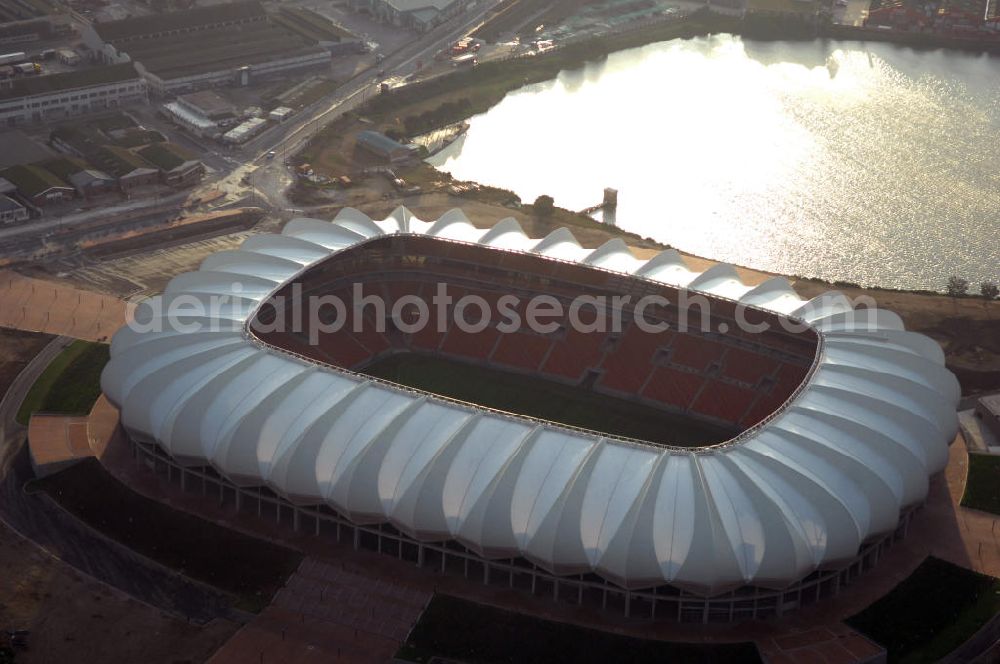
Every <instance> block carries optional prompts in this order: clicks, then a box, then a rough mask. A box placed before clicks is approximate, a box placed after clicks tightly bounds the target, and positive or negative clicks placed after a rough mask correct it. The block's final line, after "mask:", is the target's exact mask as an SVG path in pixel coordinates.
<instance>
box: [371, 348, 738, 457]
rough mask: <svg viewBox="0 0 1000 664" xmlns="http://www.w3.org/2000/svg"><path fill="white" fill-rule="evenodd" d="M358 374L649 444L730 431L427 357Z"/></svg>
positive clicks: (686, 442)
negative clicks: (645, 441)
mask: <svg viewBox="0 0 1000 664" xmlns="http://www.w3.org/2000/svg"><path fill="white" fill-rule="evenodd" d="M363 373H366V374H368V375H369V376H375V377H376V378H384V379H385V380H391V381H393V382H395V383H400V384H402V385H408V386H409V387H414V388H416V389H418V390H425V391H427V392H433V393H434V394H440V395H443V396H446V397H451V398H453V399H461V400H462V401H468V402H471V403H476V404H479V405H481V406H487V407H489V408H496V409H497V410H503V411H507V412H510V413H517V414H519V415H527V416H529V417H538V418H541V419H545V420H550V421H552V422H560V423H562V424H569V425H571V426H577V427H583V428H585V429H593V430H594V431H600V432H603V433H607V434H611V435H616V436H626V437H628V438H639V439H642V440H648V441H651V442H658V443H665V444H666V443H669V444H672V445H682V446H688V447H697V446H699V445H707V444H710V443H714V442H721V441H723V440H726V439H727V438H729V437H730V436H731V435H732V433H733V432H732V431H729V430H725V429H723V428H721V427H715V426H712V425H710V424H705V423H703V422H699V421H697V420H693V419H692V418H690V417H686V416H684V415H676V414H673V413H665V412H663V411H660V410H656V409H655V408H650V407H648V406H644V405H642V404H637V403H634V402H631V401H626V400H624V399H616V398H614V397H609V396H606V395H603V394H597V393H596V392H591V391H590V390H587V389H583V388H576V387H571V386H569V385H563V384H561V383H556V382H552V381H547V380H543V379H540V378H537V377H531V376H524V375H522V374H517V373H508V372H506V371H500V370H497V369H488V368H485V367H480V366H475V365H470V364H465V363H463V362H455V361H452V360H446V359H443V358H438V357H428V356H426V355H416V354H411V353H404V354H399V355H390V356H389V357H386V358H384V359H382V360H377V361H376V362H374V363H372V364H371V365H369V366H368V367H367V368H365V369H364V370H363Z"/></svg>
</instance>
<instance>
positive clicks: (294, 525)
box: [292, 507, 299, 533]
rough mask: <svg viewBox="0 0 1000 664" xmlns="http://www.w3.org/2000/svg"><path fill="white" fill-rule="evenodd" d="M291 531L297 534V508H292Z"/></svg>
mask: <svg viewBox="0 0 1000 664" xmlns="http://www.w3.org/2000/svg"><path fill="white" fill-rule="evenodd" d="M292 531H293V532H296V533H297V532H299V508H298V507H293V508H292Z"/></svg>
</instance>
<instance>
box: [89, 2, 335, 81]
mask: <svg viewBox="0 0 1000 664" xmlns="http://www.w3.org/2000/svg"><path fill="white" fill-rule="evenodd" d="M83 39H84V43H85V44H87V46H88V47H89V48H90V49H91V50H93V51H94V52H96V53H99V54H101V57H102V58H103V59H104V60H105V61H107V62H116V63H119V62H132V63H134V64H135V67H136V69H137V70H138V71H139V72H140V73H141V74H142V76H143V77H144V78H145V79H146V80H147V81H148V83H149V86H150V89H151V91H152V92H154V93H155V94H158V95H171V94H178V93H183V92H190V91H194V90H200V89H204V88H211V87H220V86H227V85H237V86H246V85H250V84H252V83H253V82H255V81H256V80H258V79H260V78H266V77H269V76H274V75H277V74H282V73H285V72H290V71H296V70H302V69H308V68H321V67H325V66H327V65H329V61H330V52H329V51H328V50H326V49H324V48H323V47H321V46H319V45H318V44H317V42H316V41H315V40H314V39H309V38H306V37H304V36H302V35H301V34H299V33H297V32H294V31H292V30H289V29H288V28H286V27H284V26H282V25H279V24H278V23H276V22H274V21H272V20H271V17H270V16H269V15H268V14H267V13H266V12H265V11H264V8H263V7H262V6H261V5H260V3H258V2H255V1H250V2H233V3H227V4H220V5H211V6H208V7H197V8H194V9H188V10H183V11H176V12H171V13H168V14H162V15H157V16H148V17H135V18H129V19H124V20H121V21H109V22H106V23H98V24H94V25H91V26H88V27H87V28H86V30H85V31H84V34H83Z"/></svg>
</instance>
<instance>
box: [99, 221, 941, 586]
mask: <svg viewBox="0 0 1000 664" xmlns="http://www.w3.org/2000/svg"><path fill="white" fill-rule="evenodd" d="M389 233H409V234H426V235H429V236H436V237H440V238H447V239H452V240H459V241H464V242H472V243H478V244H481V245H484V246H491V247H496V248H499V249H504V250H508V251H523V252H535V253H537V254H539V255H543V256H548V257H552V258H558V259H560V260H570V261H578V262H580V263H584V264H590V265H594V266H597V267H601V268H604V269H610V270H614V271H620V272H623V273H628V274H635V275H639V276H642V277H644V278H647V279H651V280H655V281H660V282H663V283H667V284H670V285H674V286H679V287H687V288H690V289H691V290H693V291H700V292H705V293H710V294H713V295H717V296H720V297H724V298H729V299H732V300H739V301H741V302H745V303H748V304H753V305H755V306H757V307H760V308H762V309H767V310H771V311H774V312H777V313H779V314H782V315H788V316H792V317H796V318H800V319H803V320H805V321H806V322H808V323H809V324H810V325H812V326H813V328H814V329H815V330H817V331H818V332H819V334H820V336H821V337H822V344H821V353H820V355H819V357H818V359H817V364H816V366H815V368H814V370H813V371H812V373H811V374H810V377H809V379H808V383H807V384H806V385H805V386H804V387H803V388H802V389H800V390H799V391H798V392H797V393H796V394H795V396H794V398H793V399H792V400H791V401H790V402H789V403H787V404H786V406H785V407H784V408H783V409H782V410H781V411H780V412H779V413H777V415H776V416H774V417H772V418H771V419H769V420H766V421H765V422H764V423H763V424H762V425H761V426H759V427H757V428H754V429H752V430H751V431H750V432H749V433H748V435H744V436H741V437H740V438H739V439H738V440H737V441H735V442H734V443H732V444H728V445H721V446H717V447H710V448H705V449H699V450H684V449H678V448H671V447H664V446H659V445H654V444H636V443H635V442H634V441H623V440H616V439H615V438H614V437H612V436H601V435H599V434H595V435H588V434H587V433H586V432H581V431H575V430H572V429H569V428H564V427H560V426H558V425H555V424H549V423H539V422H538V421H532V420H528V419H525V418H518V417H513V416H507V415H504V414H500V413H495V412H491V411H486V410H480V409H477V408H475V407H472V406H466V405H462V404H457V403H454V402H449V401H446V400H443V399H439V398H436V397H434V396H433V395H427V394H422V393H418V392H415V391H411V390H405V389H398V388H396V387H394V386H392V385H389V384H386V383H384V382H376V381H371V380H367V379H366V378H365V377H364V376H358V375H354V374H352V373H350V372H346V371H339V370H337V369H336V368H331V367H328V366H322V365H318V364H314V363H311V362H309V361H307V360H304V359H303V358H299V357H296V356H293V355H291V354H288V353H285V352H283V351H281V350H279V349H274V348H270V347H267V346H265V345H263V344H261V343H259V342H255V341H254V340H253V339H251V338H250V336H249V335H248V333H247V332H246V331H245V329H244V327H245V324H246V322H247V319H248V318H249V317H250V316H251V315H252V314H253V312H254V311H255V307H256V306H257V305H258V304H259V303H260V302H262V301H263V300H264V299H265V298H267V297H268V296H269V295H270V294H271V293H273V292H274V291H276V290H277V289H278V288H280V287H281V286H282V285H284V284H286V283H287V282H289V280H291V279H292V278H293V277H294V276H296V275H298V274H299V273H300V272H301V271H302V270H303V269H305V268H306V267H308V266H310V265H313V264H315V263H317V262H318V261H321V260H323V259H325V258H328V257H329V256H331V255H333V254H335V253H336V252H339V251H342V250H344V249H347V248H349V247H351V246H353V245H355V244H356V243H358V242H361V241H364V240H366V239H368V238H371V237H375V236H378V235H382V234H389ZM183 294H188V295H191V296H193V297H194V298H206V297H208V296H210V295H231V296H232V297H231V298H230V300H229V303H228V304H227V305H226V306H224V307H222V308H219V309H218V310H217V311H214V312H212V314H211V315H210V316H208V318H207V319H206V320H203V321H201V322H204V323H214V329H211V330H210V331H205V330H199V331H186V330H177V329H166V330H162V331H155V332H143V331H137V330H135V329H130V328H129V327H124V328H122V329H121V330H120V331H119V332H118V333H117V334H116V335H115V337H114V340H113V343H112V346H111V362H110V364H109V365H108V366H107V368H106V369H105V371H104V374H103V376H102V381H101V383H102V387H103V389H104V392H105V393H106V394H107V396H108V398H109V399H110V400H111V401H112V402H113V403H114V404H115V405H117V406H118V407H119V408H120V409H121V412H122V422H123V424H124V426H125V428H126V430H127V431H128V433H129V435H130V436H132V437H133V439H135V440H137V441H140V442H145V443H155V444H156V445H159V446H160V447H161V448H162V449H163V450H165V451H166V452H167V453H169V454H170V455H171V456H172V457H173V458H174V459H175V460H177V461H178V462H179V463H181V464H184V465H191V466H205V465H211V466H212V467H214V468H215V469H217V470H218V472H219V473H221V474H222V475H223V476H225V477H226V478H228V479H229V480H230V481H232V482H233V483H235V484H237V485H240V486H260V485H266V486H268V487H270V488H272V489H273V490H274V491H275V492H277V493H278V494H279V495H282V496H284V497H286V498H287V499H289V500H290V501H292V502H294V503H296V504H308V505H316V504H327V505H329V506H331V507H332V508H334V509H335V510H337V511H338V512H339V513H341V514H343V515H345V516H346V517H348V518H349V519H351V520H353V521H355V522H356V523H359V524H370V523H378V522H391V523H392V524H393V525H395V526H396V527H397V528H399V529H400V530H401V531H403V532H405V533H407V534H408V535H410V536H412V537H413V538H415V539H417V540H423V541H441V540H445V539H455V540H458V541H459V542H461V543H462V544H463V545H465V546H467V547H469V548H470V549H471V550H473V551H476V552H477V553H479V554H480V555H483V556H484V557H488V558H494V557H497V558H510V557H515V556H523V557H525V558H527V559H529V560H531V561H533V562H535V563H537V564H538V565H540V566H542V567H544V568H545V569H548V570H550V571H551V572H553V573H555V574H578V573H586V572H594V573H596V574H598V575H600V576H602V577H604V578H606V579H608V580H610V581H612V582H614V583H616V584H618V585H620V586H623V587H626V588H632V589H637V588H643V587H652V586H658V585H663V584H670V585H673V586H676V587H679V588H683V589H686V590H689V591H692V592H696V593H699V594H703V595H714V594H718V593H721V592H726V591H729V590H732V589H734V588H736V587H740V586H743V585H755V586H759V587H765V588H783V587H787V586H788V585H790V584H792V583H794V582H796V581H798V580H800V579H802V578H803V577H805V576H807V575H808V574H809V573H811V572H812V571H814V570H816V569H819V568H835V567H837V566H839V565H841V564H844V563H845V562H847V561H849V560H851V559H852V558H853V557H854V556H856V555H857V553H858V550H859V547H860V545H861V544H862V543H863V542H865V541H867V540H870V539H871V538H873V537H875V536H878V535H882V534H887V533H890V532H891V531H892V530H893V529H894V528H895V526H896V525H897V523H898V520H899V517H900V512H901V510H902V509H905V508H908V507H911V506H914V505H916V504H919V503H920V502H922V501H923V499H924V498H925V496H926V494H927V490H928V477H929V475H931V474H933V473H937V472H939V471H941V470H942V469H943V468H944V466H945V464H946V460H947V456H948V454H947V448H948V444H949V442H950V441H951V440H952V439H953V438H954V436H955V434H956V430H957V422H956V414H955V405H956V403H957V401H958V398H959V389H958V384H957V381H956V380H955V378H954V376H953V375H952V374H951V373H950V372H949V371H947V370H946V369H945V367H944V357H943V353H942V351H941V349H940V348H939V347H938V346H937V344H936V343H934V342H933V341H932V340H930V339H928V338H926V337H924V336H922V335H919V334H915V333H912V332H907V331H906V330H905V329H904V327H903V325H902V322H901V321H900V319H899V317H898V316H896V315H895V314H892V313H891V312H888V311H885V310H881V309H857V310H854V309H853V308H852V304H851V303H850V302H849V301H848V300H847V298H845V297H844V296H843V295H840V294H838V293H828V294H826V295H824V296H821V297H818V298H815V299H814V300H811V301H808V302H807V301H805V300H803V299H801V298H799V297H798V295H796V293H795V291H794V290H793V289H792V288H791V286H790V285H789V284H788V282H787V281H785V280H784V279H782V278H773V279H770V280H768V281H765V282H764V283H762V284H760V285H759V286H756V287H750V286H747V285H744V284H743V283H742V282H741V281H740V279H739V277H738V276H737V273H736V271H735V270H734V269H733V268H732V267H730V266H725V265H719V266H716V267H713V268H711V269H709V270H708V271H706V272H703V273H699V272H697V271H694V270H692V269H690V268H689V267H688V266H687V265H686V264H685V262H684V260H683V259H682V258H681V256H680V255H679V254H678V253H677V252H675V251H665V252H663V253H661V254H659V255H658V256H656V257H655V258H653V259H651V260H649V261H641V260H638V259H636V258H635V257H634V256H633V255H632V254H631V253H630V252H629V251H628V249H627V247H626V246H625V244H624V243H623V242H621V241H620V240H612V241H610V242H608V243H607V244H605V245H603V246H602V247H600V248H598V249H596V250H591V249H584V248H581V247H580V245H579V244H578V243H577V242H576V240H575V239H574V238H573V236H572V234H571V233H570V232H569V231H567V230H565V229H560V230H557V231H554V232H553V233H551V234H550V235H548V236H547V237H546V238H544V239H542V240H537V239H530V238H528V237H526V236H525V234H524V233H523V231H522V230H521V228H520V226H519V225H518V224H517V222H516V221H514V220H513V219H507V220H504V221H501V222H499V223H498V224H497V225H495V226H494V227H493V228H491V229H489V230H482V229H477V228H475V227H474V226H473V225H472V224H470V223H469V222H468V220H467V219H466V217H465V216H464V215H463V214H462V213H461V212H460V211H458V210H452V211H451V212H448V213H447V214H445V215H444V216H442V217H441V218H440V219H438V220H437V221H435V222H424V221H421V220H419V219H417V218H415V217H414V216H413V215H412V214H411V213H410V212H409V211H408V210H406V209H404V208H399V209H397V210H396V211H395V212H394V213H393V214H392V215H390V216H389V217H388V218H386V219H384V220H382V221H373V220H371V219H370V218H369V217H367V216H366V215H364V214H362V213H361V212H358V211H357V210H354V209H351V208H346V209H344V210H342V211H341V212H340V214H338V215H337V218H336V219H335V220H334V221H333V222H328V221H320V220H316V219H295V220H293V221H291V222H289V223H288V224H287V225H286V226H285V228H284V230H283V232H282V233H281V234H280V235H278V234H267V235H255V236H251V237H250V238H249V239H247V240H246V241H245V242H244V243H243V245H242V246H241V248H240V249H239V250H238V251H228V252H221V253H219V254H216V255H213V256H210V257H209V258H207V259H206V260H205V261H204V263H203V264H202V266H201V269H200V270H199V271H196V272H192V273H188V274H184V275H181V276H179V277H177V278H175V279H174V280H172V281H171V282H170V284H169V285H168V286H167V288H166V291H165V293H164V294H163V295H161V296H158V297H159V298H161V299H162V300H164V301H169V300H171V299H173V298H176V297H177V296H179V295H183ZM144 311H146V313H143V312H144ZM150 311H152V309H149V310H145V309H144V308H142V307H140V309H139V313H138V315H139V317H140V318H142V317H143V316H147V317H148V316H150V315H155V314H151V313H149V312H150ZM144 322H149V321H148V319H147V320H146V321H144Z"/></svg>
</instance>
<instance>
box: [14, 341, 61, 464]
mask: <svg viewBox="0 0 1000 664" xmlns="http://www.w3.org/2000/svg"><path fill="white" fill-rule="evenodd" d="M72 341H73V340H72V339H70V338H69V337H56V338H55V339H53V340H52V341H51V342H50V343H49V345H47V346H46V347H45V348H43V349H42V350H41V352H40V353H38V355H35V357H33V358H32V359H31V361H30V362H28V364H27V365H26V366H25V367H24V369H21V373H19V374H17V377H16V378H15V379H14V381H13V382H12V383H11V384H10V387H9V388H7V393H6V394H4V395H3V398H2V399H0V476H2V475H3V473H4V471H6V469H7V467H8V465H9V463H10V459H11V457H12V456H13V452H16V449H14V448H16V447H17V445H18V444H19V443H20V440H21V439H23V438H24V435H25V433H26V432H27V427H25V426H23V425H21V424H18V422H17V411H18V409H19V408H20V407H21V403H22V402H24V398H25V397H26V396H28V390H30V389H31V386H32V385H34V384H35V381H36V380H38V377H39V376H41V375H42V372H43V371H45V367H47V366H49V363H50V362H52V360H54V359H55V358H56V356H57V355H58V354H59V353H61V352H62V350H63V349H64V348H65V347H66V346H68V345H69V344H70V343H72Z"/></svg>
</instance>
